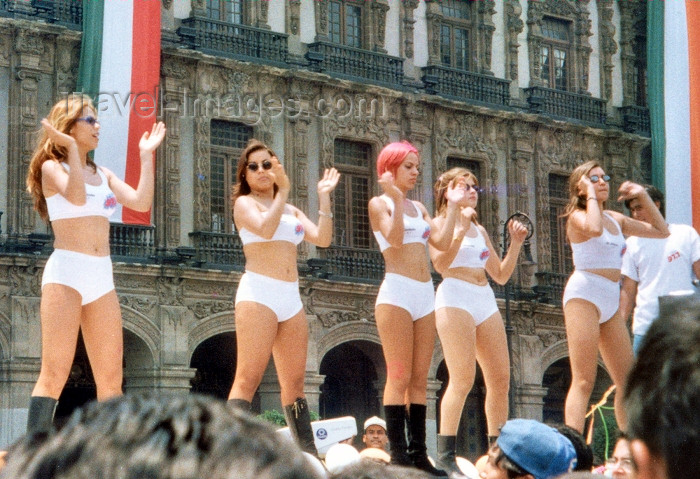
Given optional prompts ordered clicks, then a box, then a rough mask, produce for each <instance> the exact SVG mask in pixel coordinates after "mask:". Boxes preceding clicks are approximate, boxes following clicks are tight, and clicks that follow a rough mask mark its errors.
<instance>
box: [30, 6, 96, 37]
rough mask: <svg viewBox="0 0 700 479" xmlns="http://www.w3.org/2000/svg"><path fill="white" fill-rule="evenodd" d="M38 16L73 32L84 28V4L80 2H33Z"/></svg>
mask: <svg viewBox="0 0 700 479" xmlns="http://www.w3.org/2000/svg"><path fill="white" fill-rule="evenodd" d="M32 6H33V7H34V8H35V9H36V15H37V17H39V18H43V19H45V20H46V21H47V22H49V23H54V24H56V25H63V26H64V27H67V28H70V29H72V30H81V29H82V27H83V2H82V1H79V0H32Z"/></svg>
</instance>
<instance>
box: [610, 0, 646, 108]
mask: <svg viewBox="0 0 700 479" xmlns="http://www.w3.org/2000/svg"><path fill="white" fill-rule="evenodd" d="M617 5H618V7H619V9H620V62H621V64H622V96H623V99H622V104H623V106H629V105H636V104H637V103H638V100H637V88H636V84H637V79H636V76H637V72H636V66H637V63H641V64H643V65H646V63H647V62H646V23H647V8H646V2H642V1H640V2H617Z"/></svg>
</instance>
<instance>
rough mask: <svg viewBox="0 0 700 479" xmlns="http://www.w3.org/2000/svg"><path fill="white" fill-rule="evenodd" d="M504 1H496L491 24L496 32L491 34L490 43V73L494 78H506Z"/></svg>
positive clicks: (506, 47)
mask: <svg viewBox="0 0 700 479" xmlns="http://www.w3.org/2000/svg"><path fill="white" fill-rule="evenodd" d="M503 2H504V0H496V14H495V15H494V16H493V23H494V24H495V25H496V30H495V31H494V32H493V39H492V41H491V71H492V72H493V74H494V75H495V76H496V78H505V77H506V62H505V61H504V59H505V57H506V51H507V50H508V42H507V41H506V38H505V35H506V33H505V12H504V10H505V8H504V6H503Z"/></svg>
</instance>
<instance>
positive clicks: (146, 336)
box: [120, 298, 161, 357]
mask: <svg viewBox="0 0 700 479" xmlns="http://www.w3.org/2000/svg"><path fill="white" fill-rule="evenodd" d="M120 304H121V305H122V321H123V324H124V328H125V329H127V330H129V331H131V332H132V333H134V334H135V335H136V336H137V337H138V338H139V339H140V340H142V341H143V342H144V343H145V344H146V346H147V347H148V350H149V352H150V353H151V357H154V356H156V351H158V350H159V349H160V347H161V341H160V338H161V331H160V328H159V327H158V326H157V325H156V324H154V323H153V322H152V321H151V320H150V319H149V318H150V317H153V316H151V315H146V314H144V313H143V312H141V311H138V310H136V309H133V308H131V307H130V306H128V305H127V304H128V302H124V301H121V298H120ZM154 306H155V305H154Z"/></svg>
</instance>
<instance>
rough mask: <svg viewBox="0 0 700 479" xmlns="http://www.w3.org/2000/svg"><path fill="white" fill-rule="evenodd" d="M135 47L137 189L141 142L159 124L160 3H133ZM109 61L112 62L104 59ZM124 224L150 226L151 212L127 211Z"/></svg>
mask: <svg viewBox="0 0 700 479" xmlns="http://www.w3.org/2000/svg"><path fill="white" fill-rule="evenodd" d="M133 1H134V20H133V26H134V28H133V44H132V48H131V54H132V60H131V62H132V63H131V95H132V100H133V108H132V110H131V114H130V115H129V146H128V149H127V155H126V174H125V181H126V182H127V183H128V184H129V185H131V186H132V187H134V188H136V187H137V186H138V182H139V177H140V176H141V159H140V157H139V140H140V139H141V135H143V132H144V131H149V132H150V131H151V127H152V126H153V123H154V122H155V121H156V113H157V106H158V93H159V92H158V82H159V79H160V8H161V7H160V1H159V0H133ZM104 61H109V59H108V58H107V59H104ZM122 221H123V222H124V223H130V224H143V225H150V224H151V212H150V211H147V212H143V213H140V212H137V211H133V210H130V209H128V208H124V209H123V211H122Z"/></svg>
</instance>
